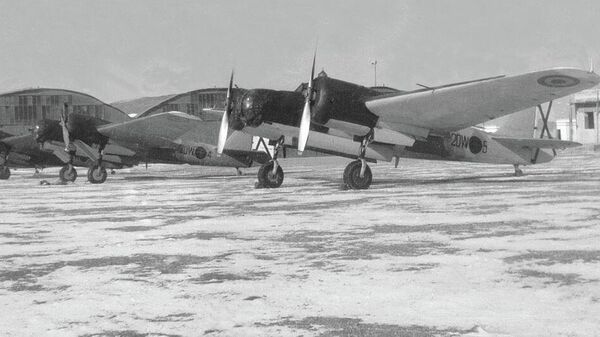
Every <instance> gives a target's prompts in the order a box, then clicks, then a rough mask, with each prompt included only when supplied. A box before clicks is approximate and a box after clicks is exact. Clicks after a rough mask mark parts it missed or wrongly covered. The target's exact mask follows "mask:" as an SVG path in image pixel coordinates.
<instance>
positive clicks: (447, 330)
mask: <svg viewBox="0 0 600 337" xmlns="http://www.w3.org/2000/svg"><path fill="white" fill-rule="evenodd" d="M599 157H600V156H599V155H596V154H594V153H579V152H578V153H570V154H569V153H567V154H565V155H564V156H561V157H558V158H557V159H556V160H555V161H553V162H551V163H549V164H544V165H540V166H530V167H525V168H523V169H524V172H525V173H526V175H525V176H523V177H518V178H516V177H513V176H512V175H511V173H512V167H507V166H493V165H480V164H462V163H444V162H429V161H419V160H405V161H402V162H401V165H400V167H399V168H398V169H394V168H393V167H392V166H391V165H390V164H387V163H382V164H377V165H372V170H373V174H374V183H373V185H372V186H371V188H370V189H369V190H366V191H344V190H342V189H341V188H340V185H341V174H342V171H343V169H344V166H345V164H346V163H347V160H344V159H339V158H324V157H318V158H305V159H288V160H283V161H282V162H281V164H282V166H283V167H284V170H285V171H286V177H285V181H284V183H283V186H282V188H280V189H277V190H266V189H258V190H257V189H254V188H253V186H254V182H255V180H256V177H255V173H256V170H257V169H256V168H251V169H246V170H245V172H246V174H245V175H244V176H241V177H238V176H235V170H234V169H223V168H203V167H190V166H169V165H150V167H149V170H148V171H146V170H144V168H142V167H139V168H133V169H126V170H120V171H118V172H117V174H116V175H114V176H109V179H108V180H107V182H106V183H105V184H102V185H92V184H89V183H87V182H85V181H84V180H83V176H84V174H83V173H84V172H83V169H80V180H78V181H76V182H75V183H74V184H69V185H58V186H54V185H52V186H41V185H39V180H40V179H43V178H45V179H49V180H52V179H53V177H54V175H55V174H56V173H57V169H47V170H45V171H44V173H43V174H44V177H37V178H32V176H31V175H32V172H31V171H29V170H18V171H13V175H12V176H11V179H10V180H8V181H1V182H0V186H1V191H2V194H1V195H2V196H1V197H0V207H1V210H0V212H1V213H0V317H2V319H1V320H0V335H2V336H39V335H45V336H98V335H107V336H165V335H174V336H178V335H181V336H197V335H203V334H206V335H210V336H285V335H292V336H297V335H303V336H313V335H314V336H318V335H324V336H337V335H344V334H345V335H353V334H364V335H369V333H370V335H389V336H396V335H402V334H403V333H404V334H405V335H406V334H408V335H412V336H431V335H441V336H540V335H548V336H549V335H551V336H594V335H596V334H597V332H598V331H600V318H599V317H600V287H599V280H600V272H599V270H600V269H599V268H598V267H599V265H600V250H599V249H598V244H597V243H598V240H599V236H600V203H599V201H600V194H599V193H598V187H599V186H600V184H599V182H600V158H599ZM221 174H224V176H223V175H221Z"/></svg>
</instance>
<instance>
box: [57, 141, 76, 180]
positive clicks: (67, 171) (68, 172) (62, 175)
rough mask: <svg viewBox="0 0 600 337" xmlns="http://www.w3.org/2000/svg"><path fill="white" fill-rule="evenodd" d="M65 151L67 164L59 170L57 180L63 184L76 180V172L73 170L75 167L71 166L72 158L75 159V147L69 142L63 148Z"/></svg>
mask: <svg viewBox="0 0 600 337" xmlns="http://www.w3.org/2000/svg"><path fill="white" fill-rule="evenodd" d="M65 151H66V152H67V153H68V154H69V162H68V163H67V165H65V166H63V167H62V168H61V169H60V172H58V178H59V179H60V181H62V182H64V183H66V182H69V181H70V182H74V181H75V179H77V170H76V169H75V166H73V158H74V157H75V151H76V148H75V145H73V143H72V142H70V143H69V144H68V145H67V147H66V148H65Z"/></svg>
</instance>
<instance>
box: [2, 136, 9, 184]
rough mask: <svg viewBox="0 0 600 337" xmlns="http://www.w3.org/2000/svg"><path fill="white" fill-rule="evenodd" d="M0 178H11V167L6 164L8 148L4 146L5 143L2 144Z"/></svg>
mask: <svg viewBox="0 0 600 337" xmlns="http://www.w3.org/2000/svg"><path fill="white" fill-rule="evenodd" d="M0 151H1V152H0V180H6V179H8V178H10V169H9V168H8V166H6V162H7V157H8V149H6V148H4V145H3V144H0Z"/></svg>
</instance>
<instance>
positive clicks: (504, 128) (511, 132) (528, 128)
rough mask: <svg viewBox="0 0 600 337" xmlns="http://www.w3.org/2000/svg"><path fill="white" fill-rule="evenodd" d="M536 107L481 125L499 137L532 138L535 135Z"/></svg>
mask: <svg viewBox="0 0 600 337" xmlns="http://www.w3.org/2000/svg"><path fill="white" fill-rule="evenodd" d="M535 113H536V110H535V107H534V108H529V109H526V110H522V111H519V112H515V113H514V114H510V115H506V116H504V117H500V118H496V119H494V120H491V121H489V122H486V123H484V124H482V125H481V127H483V128H484V130H485V131H487V132H491V133H493V134H494V136H498V137H511V138H532V137H534V136H535V118H536V117H535V116H536V115H535Z"/></svg>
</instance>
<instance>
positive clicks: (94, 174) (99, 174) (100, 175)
mask: <svg viewBox="0 0 600 337" xmlns="http://www.w3.org/2000/svg"><path fill="white" fill-rule="evenodd" d="M106 177H108V172H106V169H105V168H104V167H102V166H99V165H94V166H92V167H90V168H89V169H88V172H87V178H88V181H89V182H90V183H92V184H102V183H103V182H105V181H106Z"/></svg>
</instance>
